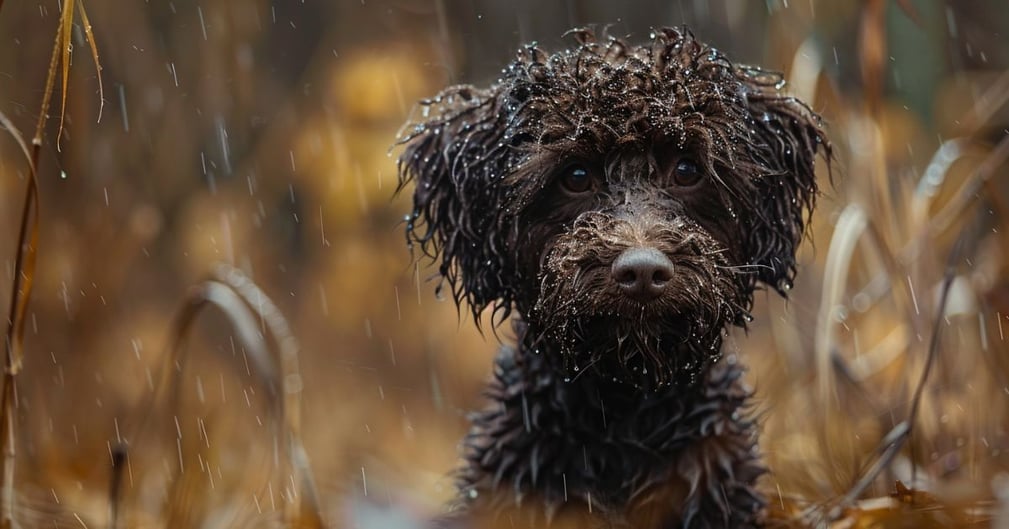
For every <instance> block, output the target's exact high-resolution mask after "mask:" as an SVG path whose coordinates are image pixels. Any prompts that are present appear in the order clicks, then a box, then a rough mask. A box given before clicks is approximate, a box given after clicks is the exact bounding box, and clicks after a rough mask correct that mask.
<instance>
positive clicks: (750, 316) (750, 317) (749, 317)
mask: <svg viewBox="0 0 1009 529" xmlns="http://www.w3.org/2000/svg"><path fill="white" fill-rule="evenodd" d="M743 321H745V322H746V323H751V322H753V314H750V313H749V312H746V313H744V314H743Z"/></svg>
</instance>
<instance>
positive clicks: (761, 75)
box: [398, 28, 830, 528]
mask: <svg viewBox="0 0 1009 529" xmlns="http://www.w3.org/2000/svg"><path fill="white" fill-rule="evenodd" d="M596 33H597V32H595V31H593V30H591V29H576V30H572V31H571V32H569V35H570V37H573V39H574V44H573V46H572V47H571V48H570V49H567V50H562V51H559V52H556V53H553V54H549V53H547V52H545V51H543V50H542V49H541V48H540V47H538V46H537V45H535V44H533V45H528V46H525V47H523V48H521V49H520V50H519V51H518V54H517V58H516V59H515V60H514V61H513V62H512V63H510V64H509V65H508V66H507V67H506V68H505V69H504V70H503V71H502V73H501V77H500V78H499V79H498V80H497V81H496V82H495V83H494V84H492V85H491V86H490V87H489V88H486V89H480V88H476V87H473V86H453V87H450V88H448V89H446V90H444V91H442V92H441V93H440V94H439V95H438V96H436V97H434V98H433V99H430V100H425V101H422V102H420V103H419V105H418V107H417V110H415V115H417V114H419V116H416V117H415V118H413V119H412V120H411V121H410V122H408V123H407V125H405V126H404V129H403V130H402V132H401V133H400V136H399V139H398V144H399V145H401V146H402V151H401V153H400V156H399V159H398V166H399V182H400V186H399V187H400V189H401V190H402V189H403V188H405V187H407V186H408V185H409V184H410V183H414V184H415V190H414V191H413V206H414V209H413V212H412V213H411V214H410V215H408V216H407V217H406V235H407V240H408V244H409V245H410V246H411V248H419V249H420V250H421V251H422V252H423V254H425V255H427V256H428V257H430V258H431V259H433V260H434V261H435V262H436V263H438V264H439V272H440V276H441V278H442V282H441V283H440V284H439V289H440V288H441V287H442V286H444V285H447V286H448V287H449V288H450V289H451V293H452V296H453V298H454V299H455V301H456V303H457V304H458V305H459V306H460V307H462V306H468V307H469V308H470V309H471V311H472V314H473V316H474V318H475V319H476V320H477V324H479V317H480V314H481V313H483V312H484V311H485V310H488V309H489V310H491V311H492V312H491V314H492V321H493V322H494V323H493V324H494V325H495V327H496V326H498V325H500V324H502V323H504V322H505V321H507V320H509V319H510V320H511V321H512V329H513V331H514V335H515V345H513V346H512V345H505V346H503V347H502V349H501V351H500V352H499V354H498V356H497V357H496V360H495V367H494V374H493V379H492V381H491V383H490V385H489V388H488V391H487V396H488V397H489V400H490V404H489V405H488V406H487V408H486V409H485V410H484V411H482V412H479V413H477V414H476V415H474V416H473V417H472V419H471V420H472V423H473V425H472V431H471V433H470V434H469V435H468V436H467V438H466V440H465V441H464V445H463V446H464V461H465V462H464V465H463V468H462V469H461V470H460V471H459V472H458V486H459V492H458V500H457V501H456V505H455V508H454V509H453V510H452V512H451V513H450V514H449V515H448V516H447V517H446V519H444V520H442V521H441V523H442V526H444V527H477V526H481V527H482V526H484V525H479V524H483V523H487V524H490V525H493V524H494V523H499V524H501V526H502V527H520V528H526V527H553V526H560V525H563V524H564V523H565V522H563V521H564V520H568V521H570V526H572V527H635V528H672V527H684V528H707V527H757V526H759V525H760V523H761V514H762V511H763V507H764V505H765V500H764V498H763V497H762V495H761V494H760V493H759V492H758V490H757V488H756V481H757V479H758V478H759V477H760V476H761V475H762V474H764V473H765V472H766V470H765V468H764V466H763V465H762V463H761V459H760V457H759V454H758V450H757V445H756V433H757V427H756V424H755V420H754V419H753V418H752V412H751V410H749V408H748V406H747V402H748V399H749V398H750V396H751V390H750V389H749V388H748V387H746V385H745V384H744V383H743V381H742V378H741V377H742V375H743V371H744V370H743V367H742V366H741V365H739V363H738V361H737V359H736V358H735V356H731V355H730V356H726V357H725V358H722V341H723V338H724V336H725V335H726V333H727V332H728V328H729V327H731V326H739V327H745V326H746V324H747V323H748V322H749V321H750V320H752V317H751V316H750V313H749V311H750V309H751V306H752V302H753V293H754V290H755V289H758V288H761V287H762V286H764V285H766V286H768V287H770V288H771V289H773V290H775V291H777V292H779V293H780V294H781V295H783V296H787V292H788V290H789V288H791V284H792V280H793V278H794V275H795V272H796V262H795V251H796V247H797V245H798V244H799V243H800V242H801V240H802V238H803V234H804V227H805V225H806V224H807V222H808V218H809V215H810V214H811V211H812V208H813V206H814V204H815V200H816V196H817V194H818V187H817V181H816V176H815V169H814V166H815V161H816V157H817V155H818V154H820V155H822V156H823V157H824V158H825V159H826V160H827V161H828V162H829V159H830V144H829V142H828V140H827V137H826V134H825V130H824V126H823V124H822V121H821V119H820V117H819V116H818V115H817V114H816V113H815V112H813V111H812V110H811V109H810V108H809V107H808V106H807V105H806V104H804V103H803V102H801V101H799V100H797V99H795V98H793V97H790V96H788V95H786V94H784V93H783V91H782V88H783V86H784V83H783V81H782V78H781V76H780V75H777V74H773V73H769V72H766V71H763V70H760V69H758V68H754V67H748V66H742V65H738V64H734V63H732V62H730V61H729V59H727V58H726V57H725V56H724V55H723V54H722V53H720V52H719V51H717V50H716V49H714V48H712V47H709V46H708V45H706V44H704V43H702V42H701V41H699V40H698V39H696V38H695V37H694V36H693V34H692V33H691V32H690V31H689V30H688V29H686V28H661V29H656V30H654V31H653V32H652V34H651V35H650V41H648V42H646V43H644V44H641V45H632V44H629V43H628V42H626V41H625V40H623V39H620V38H614V37H609V36H607V35H605V32H603V33H601V34H600V35H597V34H596ZM828 166H829V164H828ZM476 520H480V522H477V521H476Z"/></svg>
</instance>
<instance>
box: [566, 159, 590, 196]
mask: <svg viewBox="0 0 1009 529" xmlns="http://www.w3.org/2000/svg"><path fill="white" fill-rule="evenodd" d="M561 187H563V188H564V190H565V191H567V192H568V193H572V194H575V195H580V194H583V193H587V192H589V191H591V190H592V172H591V171H589V170H588V168H587V167H585V166H584V165H581V164H574V165H570V166H568V167H567V168H566V169H564V172H563V174H562V175H561Z"/></svg>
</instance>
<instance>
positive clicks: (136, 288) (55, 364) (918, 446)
mask: <svg viewBox="0 0 1009 529" xmlns="http://www.w3.org/2000/svg"><path fill="white" fill-rule="evenodd" d="M0 6H2V9H0V111H2V112H3V113H4V114H6V115H7V116H8V117H10V119H11V120H12V121H13V123H14V125H15V126H17V127H18V128H19V129H21V130H23V131H26V132H25V134H26V136H30V131H31V130H33V127H34V124H35V122H36V120H37V119H38V109H39V103H40V101H41V98H42V93H43V87H44V84H45V83H44V82H45V76H46V73H47V66H48V62H47V59H48V57H49V53H50V50H51V48H52V42H53V36H54V35H55V31H56V28H57V25H58V24H57V23H58V20H59V17H60V15H61V12H60V7H61V6H60V2H58V1H56V0H47V1H43V2H37V1H18V2H14V1H8V2H0ZM86 7H87V9H88V14H89V15H90V20H91V23H92V25H93V27H94V33H95V37H96V40H97V47H98V51H99V55H100V59H101V64H102V80H103V82H104V96H105V104H104V108H103V109H102V110H101V119H100V121H99V119H98V118H99V109H100V105H99V103H100V99H99V96H98V79H97V77H96V70H95V67H94V65H93V64H92V60H91V57H90V52H89V51H87V50H88V45H87V44H86V42H85V35H84V31H83V27H82V26H81V24H80V20H79V19H78V20H76V21H75V24H74V26H73V29H72V39H71V40H72V43H73V53H72V59H73V61H72V62H73V65H72V68H71V73H70V83H69V85H70V90H69V93H68V99H67V101H68V103H67V111H66V117H65V129H64V131H63V134H62V137H61V139H60V141H59V142H58V143H57V141H56V140H55V138H56V127H57V125H58V119H53V120H51V122H50V125H49V128H48V129H47V132H48V135H47V139H46V141H45V143H44V144H43V148H42V160H41V166H40V172H39V185H40V200H41V210H40V211H41V223H40V245H39V257H38V263H37V271H36V276H35V280H36V286H35V291H34V295H33V298H32V300H31V305H30V307H29V312H28V316H27V327H26V328H27V333H26V335H27V336H26V342H25V348H26V356H25V364H24V370H23V372H22V373H21V375H19V377H18V379H17V444H16V446H17V453H16V479H15V484H16V491H17V509H16V511H15V518H16V519H17V520H19V522H20V525H21V526H25V527H35V526H37V527H64V526H79V525H84V526H88V527H96V526H97V527H103V526H108V524H109V520H110V516H111V514H110V499H109V496H110V494H109V488H110V483H111V482H113V481H114V477H113V471H112V459H113V457H112V456H113V454H114V453H116V451H117V450H119V449H120V448H121V447H124V446H125V447H126V448H125V449H126V453H127V461H128V463H129V464H128V465H127V469H126V471H125V474H124V475H123V476H121V477H122V479H123V480H124V483H123V485H122V491H123V492H122V494H121V496H116V498H117V499H115V500H114V501H112V502H111V503H113V504H115V505H116V508H117V509H118V510H119V511H120V512H121V514H120V516H121V519H120V521H121V522H122V523H123V524H124V525H123V526H125V527H160V526H166V525H167V526H174V527H252V526H264V527H266V526H278V525H292V524H295V525H296V522H294V521H292V520H291V519H289V518H288V519H285V518H284V515H283V514H281V511H282V510H283V509H282V507H281V506H282V504H284V503H285V502H288V503H289V502H291V501H293V498H294V497H295V496H297V495H298V494H301V493H303V492H304V491H303V490H301V491H299V490H298V486H296V485H295V484H294V480H293V479H291V473H290V472H289V471H285V470H284V469H283V465H282V464H280V463H279V462H278V461H279V459H282V458H280V457H278V455H277V453H276V451H275V448H274V441H275V439H276V438H277V437H278V436H279V435H283V432H282V431H280V430H278V428H277V427H276V426H275V425H272V423H271V422H270V420H269V417H268V415H269V414H270V411H269V410H270V402H269V401H270V399H271V398H273V397H271V396H270V395H272V393H270V392H269V391H267V390H266V389H264V384H263V383H262V381H261V380H258V379H257V377H256V376H255V373H254V371H255V370H254V369H252V368H250V367H249V360H248V356H247V354H246V353H247V351H245V350H244V349H243V347H242V344H241V343H240V342H239V341H237V340H236V338H235V337H234V335H233V334H234V332H233V330H232V328H231V326H230V324H229V322H228V319H227V318H225V317H222V316H221V315H220V314H213V313H208V314H207V315H206V316H205V317H202V318H201V319H200V320H199V322H198V323H197V324H196V326H195V329H194V330H193V331H192V332H191V333H190V335H189V340H188V350H189V360H188V361H187V362H186V363H185V364H184V365H182V364H180V365H178V366H177V369H176V370H175V371H176V374H175V375H174V376H175V377H176V380H177V382H178V384H179V387H180V390H179V394H178V398H173V399H167V400H170V402H158V401H157V399H155V401H153V402H152V401H151V399H150V396H151V394H152V387H153V385H154V383H153V380H154V379H155V377H156V373H157V369H158V365H160V363H161V362H162V361H163V358H164V356H163V355H164V347H165V345H166V344H167V343H168V342H169V341H170V339H171V338H172V330H171V322H172V321H173V318H174V315H175V314H176V312H177V311H178V308H179V307H180V306H181V304H182V302H183V299H184V297H185V295H186V293H187V288H188V287H189V286H190V285H193V284H196V283H197V282H199V281H200V280H201V279H203V278H205V277H207V275H208V274H209V273H210V271H211V270H212V269H213V267H214V264H215V263H218V262H225V263H229V264H231V265H233V266H235V267H237V268H239V269H241V270H243V271H244V272H245V273H246V274H247V275H248V276H250V277H251V278H252V279H253V280H254V281H255V282H256V283H257V284H258V285H260V287H261V288H262V289H263V291H264V292H265V293H266V294H267V295H269V296H270V297H272V298H273V300H274V301H275V302H276V304H277V306H278V307H279V309H280V311H281V312H282V313H283V314H284V315H285V316H286V317H287V319H288V320H289V322H290V323H291V327H292V332H291V336H293V337H297V339H298V340H299V341H300V343H301V345H302V348H301V358H300V363H301V369H302V375H301V379H300V380H299V384H298V386H299V387H301V388H303V391H302V393H301V399H302V404H303V416H302V425H301V430H302V431H301V434H302V439H301V440H302V441H303V443H304V446H305V449H306V451H307V454H308V457H309V458H310V461H311V469H312V471H313V473H314V475H315V478H316V485H317V487H318V493H319V501H320V505H321V507H320V508H321V510H322V511H323V518H324V519H325V520H326V521H327V522H328V523H329V524H331V525H332V526H335V527H354V526H362V527H367V526H371V527H411V526H413V525H411V524H412V523H414V522H412V521H411V520H419V519H422V518H423V517H424V516H428V515H430V514H431V513H434V512H437V511H438V509H439V508H440V507H439V506H440V505H441V503H442V502H444V501H445V500H446V499H447V498H449V497H450V495H451V492H452V487H451V479H450V476H449V473H450V471H451V469H452V468H453V465H454V464H455V461H456V457H457V443H458V441H459V439H460V438H461V436H462V435H463V434H464V433H465V430H466V422H465V413H466V412H467V411H468V410H472V409H474V408H476V407H478V406H480V402H481V400H480V388H481V386H482V384H483V381H484V380H485V378H486V377H487V375H488V373H489V369H490V362H491V358H492V354H493V352H494V350H495V349H496V341H497V340H496V337H495V335H494V333H491V332H487V333H485V335H484V336H481V335H480V334H479V333H478V332H477V331H476V330H475V328H474V326H473V325H472V323H471V322H469V321H467V318H466V316H465V315H462V316H460V314H459V313H458V312H457V310H456V308H455V307H454V306H453V305H452V304H451V302H449V301H440V300H438V299H436V297H435V295H434V287H435V285H436V284H437V281H436V280H435V279H432V277H433V275H434V273H435V272H434V270H433V269H432V268H430V267H428V266H427V264H428V263H425V262H421V263H419V264H417V263H415V262H414V261H413V260H412V259H411V256H410V253H409V251H408V250H407V248H406V245H405V240H404V236H403V233H402V231H403V225H402V223H401V219H402V218H403V215H404V214H406V213H407V212H408V210H409V204H408V201H407V198H408V197H407V196H406V194H404V196H399V197H397V198H393V196H394V190H395V188H396V172H395V155H396V151H395V149H392V151H390V146H391V145H392V144H393V142H394V138H395V136H396V133H397V130H398V128H399V127H400V126H401V124H402V123H403V122H404V121H405V120H406V118H407V116H408V115H409V113H410V111H411V108H412V106H413V104H414V102H415V101H416V100H417V99H419V98H422V97H428V96H432V95H434V94H435V93H437V91H438V90H440V89H441V88H442V87H444V86H446V85H447V84H451V83H473V84H477V85H486V84H488V83H490V82H492V81H493V79H494V78H495V77H496V75H497V73H498V72H499V71H500V70H501V68H502V67H503V66H504V65H505V64H506V63H507V62H508V61H509V60H510V59H511V57H512V56H513V54H514V52H515V50H516V49H517V47H518V46H519V45H520V44H522V43H525V42H529V41H538V42H540V43H541V44H542V45H543V46H544V47H546V48H548V49H557V48H559V47H562V46H565V45H568V44H570V42H569V41H566V40H565V39H563V38H562V35H563V33H564V32H565V31H566V30H567V29H570V28H572V27H575V26H581V25H585V24H599V25H608V27H609V32H610V33H611V34H614V35H632V38H634V39H637V40H644V39H646V38H647V34H648V30H649V29H650V28H651V27H657V26H663V25H680V24H687V25H689V26H690V27H691V28H692V29H693V31H694V32H695V33H696V34H697V35H698V36H699V37H701V38H702V39H703V40H706V41H708V42H710V43H712V44H714V45H715V46H716V47H718V48H720V49H722V50H723V51H725V52H726V53H727V54H728V55H729V56H730V57H732V58H733V59H734V60H737V61H740V62H744V63H754V64H760V65H763V66H765V67H767V68H770V69H774V70H778V71H782V72H784V73H785V74H786V76H787V77H788V78H789V79H790V80H791V89H792V91H793V92H795V93H796V94H797V95H800V96H801V97H803V98H804V99H805V100H807V101H809V102H810V104H811V106H812V107H813V108H814V109H815V110H817V111H818V112H820V113H822V114H823V115H824V117H825V119H826V121H827V123H828V127H829V130H830V135H831V137H832V138H833V140H834V142H835V144H836V145H835V147H836V159H835V160H834V162H833V164H832V171H830V173H831V174H832V178H831V177H829V176H828V171H827V170H826V165H824V167H823V168H822V170H821V171H820V174H821V177H822V179H823V181H822V186H823V189H824V195H823V197H822V199H821V201H820V208H819V210H818V211H817V213H816V215H815V217H814V219H813V225H812V229H811V233H812V237H811V238H812V239H813V241H815V242H814V243H810V244H807V245H806V246H805V247H804V249H803V253H802V262H803V266H802V268H801V270H800V277H799V280H798V281H797V283H796V285H795V288H794V290H793V293H792V296H791V300H790V301H788V302H784V301H782V300H780V299H778V298H777V297H776V296H775V295H772V294H768V295H763V294H761V295H758V307H757V311H756V312H755V314H756V315H757V321H756V322H755V323H754V324H753V326H752V328H751V330H750V332H749V333H748V335H746V334H744V333H742V332H737V333H735V334H734V338H733V339H732V340H731V341H730V342H729V345H728V347H729V348H730V349H731V350H733V351H735V350H738V351H739V352H740V354H741V355H742V356H743V359H744V361H745V362H747V363H749V364H750V365H751V366H752V369H751V372H750V376H751V379H752V382H753V383H754V385H755V386H756V388H757V391H758V399H757V402H756V404H755V410H756V411H758V412H759V413H760V414H761V415H762V417H763V423H764V432H763V437H762V447H763V449H764V451H765V452H766V454H767V458H768V462H769V465H770V466H771V469H772V471H773V474H772V475H771V476H770V477H769V478H768V480H767V481H766V482H765V484H764V485H765V489H766V490H767V491H769V493H770V494H771V495H772V502H771V503H772V516H773V517H774V519H775V520H777V521H780V522H781V523H782V524H784V525H793V524H794V525H801V524H814V525H815V524H820V523H828V524H833V525H835V526H845V527H948V526H954V525H971V524H979V525H981V526H989V525H991V526H995V527H1009V474H1007V471H1009V431H1007V428H1009V345H1007V341H1006V339H1005V335H1006V334H1009V274H1007V257H1009V256H1007V252H1009V236H1007V235H1006V218H1007V215H1009V175H1007V166H1006V161H1005V158H1006V150H1007V147H1006V142H1007V140H1006V138H1007V134H1009V132H1007V130H1006V128H1007V126H1009V106H1007V105H1006V100H1007V98H1009V69H1007V68H1009V9H1007V8H1006V6H1005V3H1004V2H1000V1H997V0H990V1H982V0H978V1H970V2H959V1H952V0H950V1H946V2H943V1H937V0H932V1H924V0H903V1H886V0H863V1H860V2H834V1H827V0H767V1H762V2H761V1H742V0H738V1H733V0H725V1H712V2H707V1H701V0H662V1H658V0H646V1H635V2H627V3H624V2H611V1H603V0H567V1H564V2H560V1H558V2H542V1H540V2H534V1H531V0H518V1H515V2H498V1H493V0H439V1H421V0H388V1H372V0H334V1H321V0H275V1H272V2H271V1H266V0H200V1H192V0H157V1H145V2H141V1H129V2H127V1H121V0H89V1H88V2H87V5H86ZM57 108H58V107H54V108H53V109H51V112H50V113H51V114H52V115H53V116H57ZM57 117H58V116H57ZM950 140H953V142H952V143H947V142H949V141H950ZM943 145H945V147H944V148H942V149H940V147H941V146H943ZM390 152H391V155H390ZM937 153H938V155H937ZM26 175H27V167H26V165H25V163H24V161H23V158H22V157H21V155H20V153H19V152H18V150H17V147H16V144H14V142H13V141H7V140H6V139H5V140H3V141H2V142H0V226H4V227H5V228H4V229H2V230H0V248H3V249H4V250H3V254H2V255H4V256H5V257H4V259H5V261H4V262H5V269H4V272H5V274H6V275H5V276H4V277H6V278H7V279H8V280H6V281H4V282H2V284H0V294H2V295H3V296H4V297H5V298H6V297H7V296H10V294H11V292H10V289H11V286H10V285H11V281H10V279H11V275H12V274H13V269H14V266H13V259H14V249H15V247H16V244H17V242H16V241H17V238H16V236H17V235H16V234H17V229H16V228H17V225H18V220H19V219H20V209H19V208H20V207H21V201H20V197H21V196H22V193H23V189H24V186H25V182H26ZM832 238H833V242H832ZM958 240H959V241H961V243H960V246H959V248H960V249H959V250H958V251H957V253H955V255H954V257H953V258H952V259H950V257H949V256H950V254H951V253H952V252H954V246H955V244H954V243H955V241H958ZM947 262H951V263H952V264H953V268H952V272H950V273H948V274H947V273H946V269H947ZM945 279H948V281H947V282H948V283H949V284H950V286H949V288H948V301H947V303H946V304H945V307H944V308H941V307H940V299H941V298H942V292H943V284H944V280H945ZM940 311H942V312H940ZM937 329H938V330H940V331H941V332H940V333H939V336H937V337H933V334H934V332H935V331H936V330H937ZM500 334H501V335H502V336H503V337H507V336H508V334H509V331H508V329H502V330H501V331H500ZM933 346H934V347H933ZM930 350H934V360H933V363H932V368H931V371H930V373H929V377H928V380H927V382H926V384H925V386H924V387H923V389H924V391H922V396H921V397H920V406H914V405H913V404H912V403H913V402H914V398H913V396H914V392H915V390H916V388H917V386H918V381H919V378H920V376H921V373H922V370H923V369H924V366H925V365H926V363H927V358H928V357H929V351H930ZM266 386H269V382H268V383H267V384H266ZM161 400H162V401H164V400H166V399H161ZM915 408H917V409H916V411H915ZM912 414H914V418H913V420H910V421H908V418H909V417H911V415H912ZM905 421H906V422H905ZM901 424H904V425H910V426H911V429H910V436H909V438H908V442H906V443H903V444H900V445H893V446H894V449H893V450H892V451H890V452H887V451H885V450H884V451H883V452H881V451H880V450H879V447H880V446H881V445H880V443H881V440H882V439H883V438H884V436H886V435H887V434H888V432H891V431H892V430H893V429H894V428H895V427H898V430H899V427H900V425H901ZM898 433H899V432H898ZM117 447H119V448H117ZM881 453H882V455H881ZM874 463H879V465H878V466H879V467H880V468H881V469H882V470H881V471H880V472H878V473H877V474H874V475H870V476H869V478H866V479H864V480H863V481H865V483H866V486H857V485H856V484H857V483H859V479H860V478H862V477H864V476H866V474H867V473H868V472H869V471H870V470H871V468H872V466H873V464H874ZM873 477H875V479H871V478H873ZM898 481H899V483H896V482H898ZM895 483H896V484H895ZM904 487H906V488H904ZM359 500H365V501H359ZM376 505H377V506H379V507H382V506H392V507H391V508H390V509H386V510H383V508H379V509H377V510H376V509H372V507H369V506H376ZM355 513H356V514H355ZM369 520H370V522H369Z"/></svg>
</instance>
